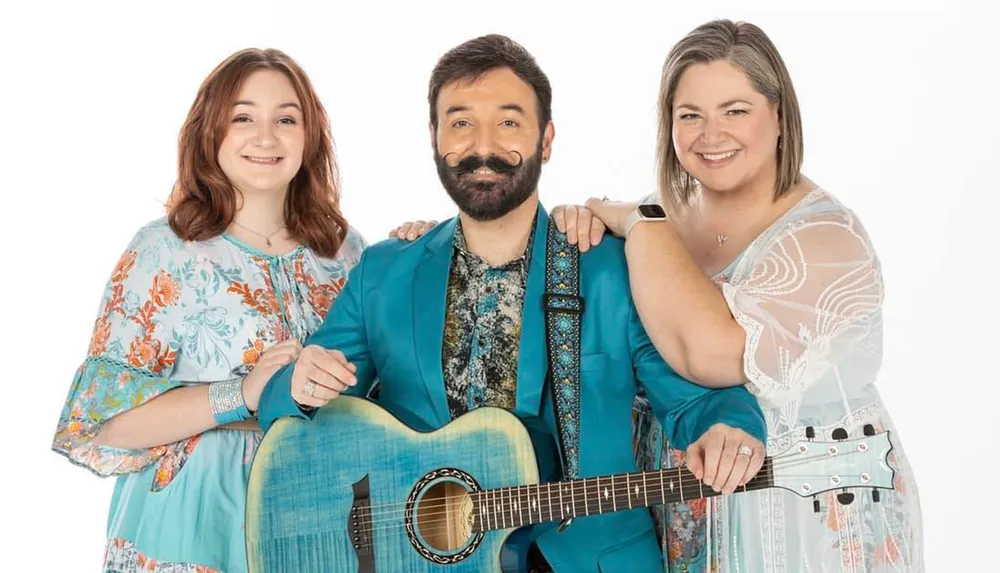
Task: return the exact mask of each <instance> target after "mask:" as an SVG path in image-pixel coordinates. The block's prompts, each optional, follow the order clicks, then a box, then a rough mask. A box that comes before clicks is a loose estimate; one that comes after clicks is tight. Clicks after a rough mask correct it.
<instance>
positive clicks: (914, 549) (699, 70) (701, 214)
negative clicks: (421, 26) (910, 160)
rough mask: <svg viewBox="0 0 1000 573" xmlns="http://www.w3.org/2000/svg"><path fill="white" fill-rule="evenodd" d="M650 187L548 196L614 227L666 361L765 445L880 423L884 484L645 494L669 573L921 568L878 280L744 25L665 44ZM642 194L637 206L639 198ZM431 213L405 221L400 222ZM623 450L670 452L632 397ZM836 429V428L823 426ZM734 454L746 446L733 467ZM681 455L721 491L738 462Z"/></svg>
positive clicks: (565, 215)
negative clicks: (806, 156)
mask: <svg viewBox="0 0 1000 573" xmlns="http://www.w3.org/2000/svg"><path fill="white" fill-rule="evenodd" d="M657 151H658V152H657V156H658V175H659V177H658V179H659V188H660V192H659V193H658V194H655V195H651V196H648V197H645V198H644V199H642V200H641V201H639V202H638V203H627V202H612V201H608V200H606V199H605V200H597V199H591V200H590V201H588V202H587V203H586V206H585V207H580V206H560V207H556V208H555V209H554V210H553V219H554V220H555V221H556V224H557V226H558V228H559V229H560V230H561V231H564V232H566V233H567V235H568V237H569V240H570V242H571V243H578V244H579V248H580V249H581V251H587V250H588V249H589V247H590V245H591V244H593V243H596V242H598V241H600V240H601V237H602V236H603V234H604V232H605V230H606V229H607V230H609V231H610V232H611V233H613V234H614V235H615V236H617V237H621V238H623V239H624V240H625V251H626V255H627V258H628V264H629V274H630V277H631V284H632V295H633V297H634V299H635V304H636V308H637V310H638V312H639V315H640V317H641V319H642V322H643V325H644V326H645V328H646V330H647V332H648V333H649V336H650V338H651V339H652V341H653V343H654V344H655V345H656V347H657V349H658V350H659V352H660V353H661V354H662V355H663V356H664V358H665V359H666V360H667V362H669V363H670V365H671V366H672V367H673V368H674V369H675V370H677V371H678V372H679V373H680V374H682V375H683V376H685V377H686V378H688V379H689V380H691V381H693V382H695V383H697V384H701V385H704V386H711V387H723V386H732V385H737V384H746V385H747V387H748V389H749V390H750V391H751V392H752V393H754V394H755V395H756V396H757V397H758V400H759V401H760V405H761V407H762V409H763V410H764V413H765V418H766V420H767V423H768V439H767V446H768V452H767V453H768V455H775V454H778V453H780V452H781V451H783V450H784V449H785V448H787V447H788V446H789V445H790V444H792V443H794V442H796V441H800V440H807V439H816V440H824V441H832V440H836V439H838V437H839V436H843V435H844V433H845V432H846V435H847V436H849V437H859V436H861V435H863V432H864V431H865V429H866V426H871V428H868V429H869V431H871V430H874V431H876V432H881V431H883V430H890V431H891V439H892V442H893V449H892V452H891V453H890V454H889V462H890V465H891V466H892V468H893V470H894V471H895V481H894V489H893V490H891V491H885V492H881V494H880V496H879V499H878V501H876V500H875V499H874V498H873V496H872V495H869V494H867V493H866V494H865V495H857V496H855V499H854V500H853V502H852V503H850V504H848V505H843V504H841V503H839V502H838V500H837V499H836V492H830V493H826V494H823V495H821V496H819V497H818V499H817V500H816V501H818V502H819V510H818V512H817V511H816V510H815V506H814V503H813V501H812V500H809V499H803V498H801V497H799V496H798V495H796V494H794V493H791V492H788V491H785V490H781V489H768V490H763V491H759V492H749V493H745V492H741V493H739V494H738V495H734V496H720V497H715V498H712V499H711V500H709V501H706V500H698V501H692V502H689V503H681V504H675V505H670V506H667V507H661V508H656V509H655V510H654V512H655V513H656V514H658V518H659V519H658V523H659V524H660V533H661V535H662V538H663V542H664V553H665V557H666V559H667V569H668V570H669V571H670V572H671V573H681V572H683V573H699V572H711V573H716V572H734V573H735V572H737V571H739V572H743V571H746V572H753V573H771V572H774V573H777V572H788V573H792V572H799V571H802V572H805V571H826V572H834V571H837V572H842V573H856V572H860V571H866V572H884V573H889V572H894V573H898V572H907V573H917V572H919V571H923V541H922V523H921V512H920V502H919V499H918V493H917V486H916V483H915V481H914V476H913V472H912V470H911V469H910V466H909V463H908V462H907V459H906V456H905V454H904V452H903V448H902V444H901V441H900V439H899V434H898V433H897V432H896V431H895V427H894V426H893V424H892V421H891V419H890V417H889V413H888V412H887V410H886V408H885V405H884V404H883V403H882V400H881V398H880V397H879V392H878V390H877V389H876V387H875V382H876V380H877V378H878V373H879V368H880V365H881V359H882V302H883V296H884V292H883V283H882V274H881V268H880V265H879V260H878V257H877V256H876V253H875V249H874V247H873V246H872V243H871V240H870V238H869V236H868V234H867V233H866V231H865V229H864V227H863V226H862V224H861V221H860V220H859V219H858V217H857V215H855V213H854V212H852V211H851V210H850V209H848V208H847V207H846V206H845V205H843V204H842V203H841V202H840V201H838V199H837V198H836V197H835V196H834V195H833V194H831V193H830V192H829V191H827V190H825V189H823V188H821V187H820V186H818V185H816V184H815V183H813V182H812V181H810V180H808V179H807V178H805V177H804V176H803V175H802V174H801V172H800V170H801V166H802V158H803V145H802V125H801V119H800V115H799V107H798V101H797V99H796V96H795V90H794V88H793V86H792V81H791V78H790V77H789V74H788V71H787V69H786V67H785V64H784V62H783V61H782V59H781V56H780V55H779V54H778V51H777V49H776V48H775V47H774V45H773V44H772V42H771V40H770V39H769V38H768V37H767V35H766V34H765V33H764V32H763V31H762V30H761V29H760V28H758V27H757V26H754V25H753V24H748V23H735V22H732V21H729V20H717V21H712V22H709V23H706V24H704V25H702V26H699V27H697V28H696V29H694V30H693V31H691V32H690V33H689V34H688V35H687V36H685V37H684V38H683V39H681V41H679V42H678V43H677V44H676V45H675V46H674V47H673V49H672V50H671V51H670V54H669V55H668V56H667V59H666V62H665V64H664V66H663V76H662V80H661V87H660V99H659V134H658V150H657ZM640 204H641V205H643V208H642V209H641V210H639V208H638V207H639V205H640ZM433 224H434V222H433V221H431V222H430V223H424V222H422V221H417V222H414V223H405V224H403V225H402V226H400V227H398V228H397V229H395V230H394V231H393V233H392V234H393V235H394V236H399V237H400V238H411V239H412V238H413V237H415V236H418V235H420V234H422V233H423V232H426V230H427V229H428V227H429V226H430V225H433ZM635 422H636V424H635V428H636V442H637V456H638V457H639V461H640V464H641V465H644V466H645V467H646V468H652V467H674V466H676V465H679V464H681V463H683V458H684V452H678V451H674V450H673V449H672V448H670V446H669V444H664V443H663V432H662V429H661V428H659V427H658V425H657V423H656V420H655V418H654V417H653V416H652V413H651V411H650V410H649V406H648V403H645V402H643V401H642V400H640V401H639V403H638V404H637V408H636V419H635ZM838 430H842V432H841V431H838ZM749 463H750V459H748V460H745V462H744V464H743V467H745V466H746V465H747V464H749ZM716 473H717V472H716V471H715V469H714V468H705V471H704V473H702V472H700V471H699V472H697V474H696V476H697V478H698V479H702V480H704V482H705V484H706V485H709V486H712V487H713V489H715V491H722V492H725V493H732V492H733V491H735V489H736V488H737V487H738V486H739V485H741V484H740V483H739V482H740V479H741V476H740V475H736V474H735V473H734V474H733V475H727V476H721V475H715V474H716Z"/></svg>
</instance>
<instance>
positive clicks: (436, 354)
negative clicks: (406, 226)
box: [413, 219, 457, 426]
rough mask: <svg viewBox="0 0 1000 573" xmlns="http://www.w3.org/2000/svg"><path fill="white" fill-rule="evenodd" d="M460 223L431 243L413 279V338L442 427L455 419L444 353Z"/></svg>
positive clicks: (448, 227)
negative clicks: (453, 257) (447, 392)
mask: <svg viewBox="0 0 1000 573" xmlns="http://www.w3.org/2000/svg"><path fill="white" fill-rule="evenodd" d="M456 220H457V219H452V220H451V221H448V222H447V223H445V225H444V226H443V227H442V228H441V230H440V231H439V232H438V233H437V236H435V237H433V238H431V240H430V241H428V242H427V244H426V246H425V249H426V251H425V253H424V258H423V259H422V260H421V261H420V263H419V264H418V265H417V268H416V271H415V273H414V278H413V335H414V337H415V341H414V344H415V345H416V356H417V364H418V366H419V368H420V375H421V378H423V382H424V386H425V388H426V390H427V394H428V397H429V398H430V401H431V404H432V406H433V408H434V413H435V414H436V415H437V419H438V420H437V421H438V425H439V426H443V425H444V424H446V423H448V421H449V420H451V413H450V411H449V410H448V398H447V397H446V396H445V390H444V372H443V369H442V363H441V360H442V354H441V352H442V345H443V339H444V319H445V303H446V301H447V298H448V275H449V273H450V272H451V255H452V243H453V241H454V238H455V222H456Z"/></svg>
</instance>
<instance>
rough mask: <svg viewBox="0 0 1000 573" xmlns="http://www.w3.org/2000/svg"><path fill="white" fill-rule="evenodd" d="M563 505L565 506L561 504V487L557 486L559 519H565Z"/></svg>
mask: <svg viewBox="0 0 1000 573" xmlns="http://www.w3.org/2000/svg"><path fill="white" fill-rule="evenodd" d="M565 507H566V506H564V505H563V500H562V488H561V487H560V488H559V517H560V518H561V519H566V512H565V511H564V508H565Z"/></svg>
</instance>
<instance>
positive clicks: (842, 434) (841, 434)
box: [833, 428, 847, 440]
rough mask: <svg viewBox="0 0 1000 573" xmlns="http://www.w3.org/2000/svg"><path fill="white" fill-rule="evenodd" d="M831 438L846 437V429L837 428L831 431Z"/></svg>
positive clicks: (843, 438)
mask: <svg viewBox="0 0 1000 573" xmlns="http://www.w3.org/2000/svg"><path fill="white" fill-rule="evenodd" d="M833 439H834V440H846V439H847V430H845V429H843V428H837V429H836V430H834V431H833Z"/></svg>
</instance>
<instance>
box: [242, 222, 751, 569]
mask: <svg viewBox="0 0 1000 573" xmlns="http://www.w3.org/2000/svg"><path fill="white" fill-rule="evenodd" d="M548 226H549V217H548V214H547V213H546V211H545V209H544V208H543V207H542V206H541V205H539V207H538V221H537V224H536V226H535V235H534V241H533V247H532V253H531V261H530V268H529V271H528V285H527V291H526V293H525V302H524V311H523V316H522V327H521V343H520V356H519V359H518V370H517V396H516V405H515V408H514V413H515V414H516V415H518V417H520V418H521V419H522V420H523V421H525V423H526V425H528V427H529V430H531V429H532V428H534V429H535V431H533V432H532V436H533V438H535V437H536V435H541V436H544V435H546V434H547V435H548V437H549V438H550V439H551V440H553V441H555V440H556V439H557V438H555V436H558V433H557V430H556V421H555V417H554V414H553V406H552V399H551V395H550V394H547V393H546V392H545V388H544V382H545V380H546V370H547V368H548V359H547V355H546V344H545V322H544V321H545V315H544V309H543V298H542V294H543V292H544V290H545V243H546V235H547V233H548ZM455 230H456V219H449V220H447V221H444V222H443V223H441V224H439V225H437V226H436V227H435V228H434V229H432V230H430V231H429V232H428V233H426V234H425V235H424V236H423V237H421V238H420V239H418V240H416V241H412V242H406V241H401V240H398V239H387V240H384V241H382V242H380V243H377V244H375V245H372V246H370V247H368V248H367V249H366V250H365V251H364V252H363V253H362V256H361V260H360V262H359V263H358V264H357V265H356V266H355V267H354V269H352V271H351V273H350V275H349V277H348V280H347V284H346V285H345V287H344V290H343V292H341V294H340V296H339V297H338V298H337V300H336V301H335V302H334V304H333V306H332V307H331V309H330V312H329V314H328V315H327V318H326V320H325V322H324V323H323V325H322V326H321V327H320V329H319V330H318V331H316V332H315V333H314V334H313V335H312V336H311V337H310V338H309V339H308V340H306V341H305V343H304V345H318V346H322V347H324V348H330V349H337V350H340V351H342V352H343V353H344V354H345V355H346V356H347V359H348V360H349V361H350V362H352V363H354V364H355V365H356V366H357V378H358V383H357V385H356V386H355V387H353V388H351V390H350V391H349V394H352V395H361V396H364V395H367V394H368V393H369V391H370V390H371V389H372V385H373V383H375V382H376V380H377V381H378V385H379V388H378V398H377V400H378V402H379V403H380V404H381V405H382V406H383V407H385V408H386V409H388V410H389V411H391V412H392V413H393V414H394V415H395V416H397V417H398V418H399V419H400V420H401V421H403V422H405V423H406V424H408V425H410V426H411V427H412V428H414V429H416V430H419V431H430V430H433V429H436V428H438V427H441V426H443V425H444V424H446V423H447V422H448V421H449V420H450V419H451V415H450V413H449V409H448V402H447V399H446V397H445V387H444V378H443V372H442V353H441V352H442V349H441V345H442V337H443V332H444V320H445V299H446V290H447V285H448V275H449V270H450V267H451V259H452V240H453V237H454V233H455ZM580 295H581V296H582V297H583V298H584V300H585V305H586V308H585V312H584V314H583V318H582V322H581V328H582V335H581V346H580V353H581V365H580V451H579V468H580V470H579V471H580V476H579V477H591V476H597V475H606V474H610V473H618V472H632V471H637V468H636V462H635V457H634V454H633V445H632V421H631V420H632V415H631V412H632V405H633V400H634V398H635V396H636V394H637V392H638V391H639V390H640V386H641V387H642V388H643V389H644V390H645V393H646V396H647V397H648V398H649V400H650V402H651V404H652V407H653V410H654V412H655V414H656V416H657V418H658V419H659V420H660V423H661V424H662V425H663V428H664V431H665V432H666V434H667V437H668V438H669V440H670V443H671V445H673V446H674V447H677V448H682V449H683V448H686V447H687V446H688V445H689V444H690V443H692V442H694V441H696V440H697V439H698V437H699V436H701V434H702V433H703V432H705V431H706V430H708V428H709V427H711V426H712V425H714V424H717V423H723V424H727V425H729V426H732V427H736V428H740V429H742V430H744V431H746V432H747V433H749V434H750V435H752V436H754V437H755V438H757V439H758V440H760V441H761V442H765V440H766V432H765V422H764V417H763V413H762V412H761V410H760V407H759V406H758V404H757V401H756V399H755V398H754V397H753V396H752V395H751V394H750V393H749V392H747V391H746V389H744V388H743V387H742V386H737V387H733V388H726V389H719V390H713V389H708V388H703V387H701V386H698V385H696V384H693V383H691V382H689V381H687V380H685V379H684V378H682V377H681V376H679V375H678V374H677V373H676V372H675V371H674V370H673V369H672V368H671V367H670V366H669V365H668V364H667V363H666V362H665V361H664V360H663V358H662V357H661V356H660V354H659V353H658V352H657V350H656V348H655V347H654V346H653V344H652V342H651V341H650V339H649V337H648V335H647V334H646V332H645V330H644V329H643V326H642V324H641V322H640V320H639V316H638V314H637V313H636V310H635V306H634V304H633V302H632V297H631V291H630V287H629V275H628V268H627V266H626V260H625V245H624V241H622V240H620V239H617V238H615V237H612V236H610V235H609V236H607V237H605V238H604V240H602V241H601V243H600V245H598V246H596V247H594V248H592V249H590V250H589V251H588V252H586V253H582V254H581V256H580ZM664 296H669V293H664ZM291 375H292V365H289V366H286V367H285V368H283V369H282V370H280V371H279V372H278V373H277V374H275V376H274V377H273V378H272V379H271V381H270V382H269V383H268V385H267V387H266V388H265V390H264V392H263V394H262V396H261V399H260V405H259V410H258V417H259V420H260V423H261V426H262V427H263V429H264V430H265V431H266V430H267V429H268V428H269V427H270V426H271V424H272V423H273V422H274V421H275V420H276V419H278V418H280V417H282V416H297V417H302V418H308V417H309V414H308V413H304V412H303V411H302V410H300V409H299V407H298V406H297V404H296V403H295V402H294V401H293V400H292V397H291V394H290V390H289V385H290V381H291ZM543 397H544V398H543ZM536 442H540V440H536ZM554 443H555V447H556V448H557V449H558V442H554ZM538 445H539V448H538V449H539V463H540V464H541V463H543V462H545V461H551V459H549V460H546V459H545V458H546V457H548V458H552V457H556V458H558V452H557V451H552V450H547V449H546V448H545V447H544V444H542V443H538ZM345 447H350V445H349V444H345ZM543 452H548V453H543ZM554 463H557V464H558V463H559V462H558V461H555V462H554ZM543 473H544V472H543ZM556 525H557V524H545V525H541V526H536V527H535V528H534V529H533V530H532V534H531V536H532V538H534V539H535V540H536V541H537V543H538V546H539V548H540V549H541V550H542V553H543V554H544V555H545V557H546V559H547V560H548V561H549V563H550V564H551V565H552V567H553V568H554V569H555V571H556V572H557V573H599V572H600V573H618V572H621V573H626V572H627V573H636V572H643V573H645V572H650V571H657V570H662V567H663V555H662V552H661V550H660V546H659V544H658V543H657V539H656V535H655V532H654V529H653V521H652V517H651V515H650V513H649V511H648V510H646V509H644V508H636V509H633V510H629V511H622V512H618V513H609V514H604V515H598V516H590V517H584V518H579V519H577V520H576V521H574V522H573V523H572V524H571V525H570V526H569V527H567V528H566V529H565V530H564V531H562V532H559V531H557V530H556V529H555V526H556Z"/></svg>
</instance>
